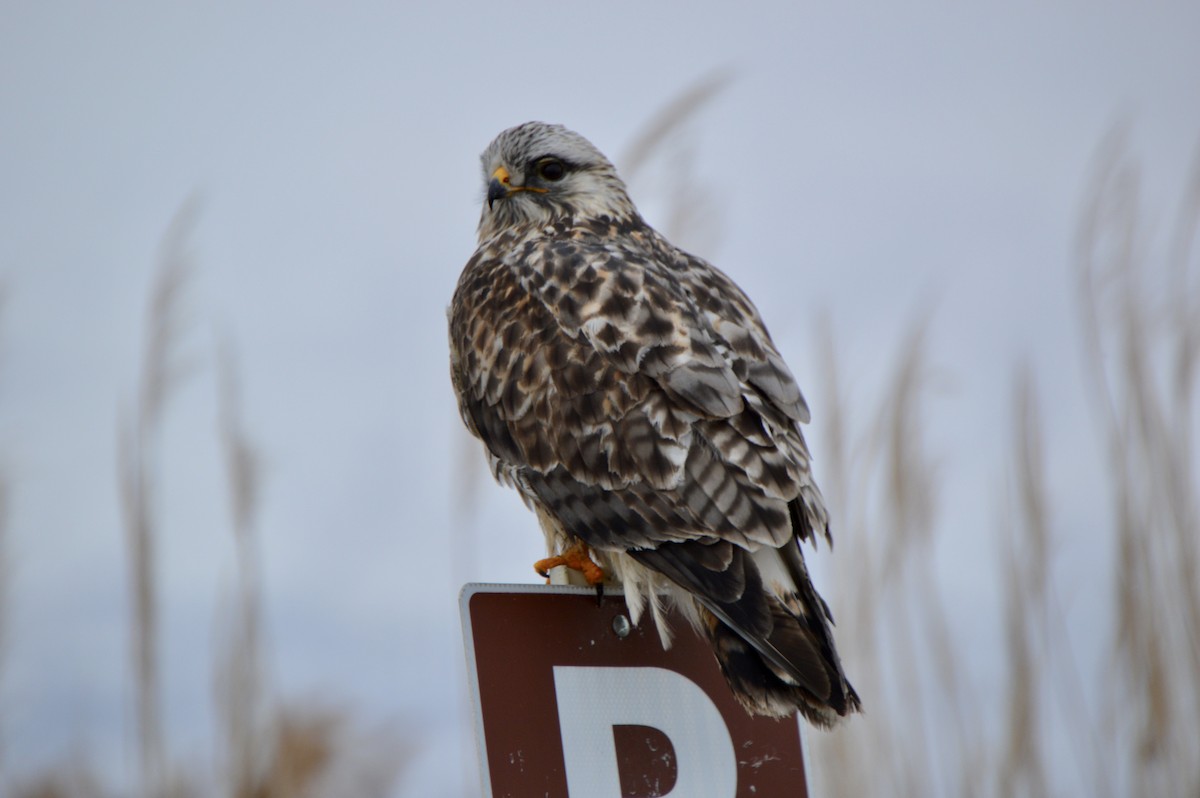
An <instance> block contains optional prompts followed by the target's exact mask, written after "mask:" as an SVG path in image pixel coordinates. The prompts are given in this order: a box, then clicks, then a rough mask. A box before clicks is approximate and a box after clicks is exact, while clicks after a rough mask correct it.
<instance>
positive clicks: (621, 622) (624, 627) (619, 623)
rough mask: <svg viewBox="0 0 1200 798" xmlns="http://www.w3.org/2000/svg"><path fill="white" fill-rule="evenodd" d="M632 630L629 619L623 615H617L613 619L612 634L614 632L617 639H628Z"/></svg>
mask: <svg viewBox="0 0 1200 798" xmlns="http://www.w3.org/2000/svg"><path fill="white" fill-rule="evenodd" d="M632 628H633V627H632V626H631V625H630V623H629V619H628V618H626V617H625V616H624V615H618V616H617V617H615V618H613V622H612V629H613V631H614V632H616V634H617V637H620V638H626V637H629V631H630V630H631V629H632Z"/></svg>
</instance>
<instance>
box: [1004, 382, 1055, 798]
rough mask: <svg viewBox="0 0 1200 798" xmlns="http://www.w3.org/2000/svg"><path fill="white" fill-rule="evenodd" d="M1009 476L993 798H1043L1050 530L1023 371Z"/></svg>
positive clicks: (1031, 398)
mask: <svg viewBox="0 0 1200 798" xmlns="http://www.w3.org/2000/svg"><path fill="white" fill-rule="evenodd" d="M1014 382H1015V388H1014V397H1013V404H1014V410H1015V412H1014V416H1015V419H1014V427H1015V429H1016V432H1017V437H1016V450H1015V451H1014V453H1013V454H1014V461H1015V462H1014V464H1013V465H1014V469H1013V470H1014V477H1015V481H1016V488H1017V504H1018V507H1019V508H1020V512H1019V515H1018V518H1019V522H1018V523H1017V524H1016V525H1015V528H1011V529H1005V530H1003V532H1002V534H1001V536H1000V538H1001V540H1002V542H1003V563H1004V584H1005V594H1004V640H1005V644H1006V645H1007V648H1008V679H1009V687H1008V697H1007V703H1008V717H1007V719H1006V723H1005V728H1004V732H1005V733H1004V738H1005V739H1004V742H1003V751H1002V753H1001V757H1000V761H999V763H998V773H997V776H998V787H999V794H1000V795H1048V794H1049V793H1050V785H1049V783H1048V782H1047V779H1046V767H1045V763H1044V761H1043V757H1042V742H1043V740H1042V725H1043V723H1044V720H1043V718H1042V717H1041V716H1040V710H1041V708H1042V700H1041V698H1042V692H1043V691H1042V683H1043V682H1044V681H1045V678H1046V674H1045V672H1044V671H1045V669H1044V667H1043V664H1044V662H1045V654H1046V652H1045V651H1043V650H1042V648H1041V646H1040V645H1039V644H1040V643H1041V642H1042V641H1043V640H1044V639H1045V635H1044V629H1045V628H1046V605H1047V592H1048V589H1049V564H1050V556H1051V551H1050V528H1049V527H1050V525H1049V510H1048V502H1047V497H1046V495H1045V484H1046V481H1045V473H1044V472H1045V469H1044V466H1043V460H1044V457H1043V454H1042V429H1041V422H1040V419H1039V415H1038V409H1037V400H1036V396H1035V393H1034V387H1033V377H1032V375H1031V373H1030V371H1029V369H1028V367H1025V368H1023V369H1021V370H1020V371H1019V372H1018V374H1017V377H1016V379H1015V381H1014Z"/></svg>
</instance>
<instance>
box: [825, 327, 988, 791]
mask: <svg viewBox="0 0 1200 798" xmlns="http://www.w3.org/2000/svg"><path fill="white" fill-rule="evenodd" d="M925 336H926V330H925V326H924V324H923V323H921V322H918V323H915V324H913V325H912V326H911V327H910V329H909V331H908V333H907V334H906V336H905V338H904V340H903V342H902V344H901V347H900V351H899V354H898V356H897V357H896V359H895V360H896V368H895V370H894V372H893V373H892V376H891V377H890V379H889V380H888V382H887V384H886V386H885V388H884V389H883V390H882V391H881V395H882V396H883V397H884V399H883V400H881V402H880V404H879V407H878V409H877V410H875V411H873V413H872V415H871V417H872V418H874V419H876V421H875V423H874V424H873V425H870V426H868V427H867V428H866V429H865V430H864V431H861V432H856V430H857V429H860V428H858V427H856V426H855V423H856V419H854V418H852V417H850V416H849V415H848V414H847V412H846V408H847V407H848V406H849V403H848V402H846V401H845V400H844V395H843V391H844V388H843V386H842V384H841V377H840V375H839V373H838V368H837V360H836V356H835V353H836V349H837V348H836V346H835V344H834V342H833V336H832V333H831V332H830V329H829V325H828V321H827V320H826V321H824V322H823V324H822V329H821V332H820V334H819V336H818V337H819V340H820V341H821V342H822V346H821V352H822V356H821V375H822V378H821V385H820V387H821V388H822V391H823V394H822V398H821V401H819V402H818V403H817V407H819V408H821V412H822V416H821V425H820V430H821V432H822V433H823V434H824V438H823V439H822V441H823V446H822V451H823V452H824V454H825V458H824V459H823V460H822V463H821V465H820V477H821V482H822V485H824V486H825V488H826V495H827V497H828V498H829V504H830V508H831V516H832V517H833V518H834V519H835V520H837V521H840V523H839V524H838V527H837V529H836V530H835V539H836V541H837V544H838V551H837V556H836V557H834V558H833V566H834V574H835V595H834V599H833V602H832V604H833V606H834V607H836V608H837V611H838V617H839V619H841V620H842V621H843V623H842V624H841V625H840V626H839V628H838V634H839V639H840V640H841V648H842V650H843V652H842V653H843V657H844V658H845V660H846V665H847V671H848V672H849V673H850V674H851V675H852V677H853V678H854V680H855V682H856V685H857V687H858V689H859V693H860V695H862V696H863V699H864V704H865V707H866V712H865V714H864V715H863V716H862V717H861V718H858V717H856V718H854V719H852V720H851V721H850V722H849V723H846V724H844V725H843V726H841V727H840V728H839V729H838V730H836V731H834V732H833V733H830V734H826V733H814V734H812V735H811V736H810V738H809V740H810V744H811V750H812V752H813V754H814V762H813V773H814V777H813V780H814V784H815V785H816V787H815V789H814V793H815V794H827V795H844V796H851V795H868V794H894V795H935V794H945V795H970V794H974V793H977V792H978V789H977V785H978V768H977V767H976V766H975V765H973V764H972V763H975V762H977V761H978V759H979V757H980V753H979V752H980V751H981V750H982V749H981V743H980V741H979V739H978V737H979V732H978V729H977V727H976V726H974V725H973V724H972V723H971V721H972V720H974V719H973V718H970V717H968V716H967V713H966V712H965V710H964V707H966V706H968V704H967V702H966V700H965V693H964V690H965V688H964V685H963V684H962V669H961V666H960V664H959V663H958V660H957V657H956V655H955V649H954V644H953V640H952V638H951V636H950V631H949V625H948V622H947V619H946V617H945V614H944V611H943V609H942V601H941V600H940V598H939V596H938V594H937V590H936V583H935V582H934V580H933V579H932V578H931V574H930V573H929V570H930V567H931V566H930V562H931V558H932V557H933V544H934V542H935V541H934V538H933V536H932V534H931V530H933V529H935V527H936V525H935V520H936V519H935V507H936V484H937V473H938V467H937V464H936V461H935V460H934V458H932V457H931V456H930V455H929V454H928V451H927V450H928V446H927V445H926V443H925V429H926V426H925V424H924V421H923V415H924V411H923V408H924V405H925V403H926V386H928V385H929V384H930V382H931V380H930V379H929V377H930V369H929V367H928V366H927V364H926V354H925V352H926V344H925ZM850 486H852V489H851V487H850ZM946 724H949V725H948V726H947V725H946ZM948 730H952V731H948ZM935 741H936V742H935ZM864 750H869V751H871V752H872V754H871V757H872V767H871V768H870V769H864V768H862V767H861V766H859V765H858V764H856V763H858V762H860V761H861V752H862V751H864Z"/></svg>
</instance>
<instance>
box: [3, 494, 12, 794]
mask: <svg viewBox="0 0 1200 798" xmlns="http://www.w3.org/2000/svg"><path fill="white" fill-rule="evenodd" d="M8 490H9V489H8V479H7V478H6V477H5V476H4V475H3V474H2V473H0V688H2V687H3V685H4V670H5V668H4V665H5V662H6V660H7V658H8V656H7V655H8V613H9V609H8V607H9V604H8V602H9V600H10V598H11V597H10V596H9V587H8V586H9V584H10V582H9V565H8V502H9V493H8ZM0 694H3V690H2V689H0ZM2 731H3V729H2V728H0V732H2ZM6 764H7V763H6V760H5V741H4V736H3V734H2V733H0V788H2V787H3V786H4V781H5V778H6V772H7V768H6Z"/></svg>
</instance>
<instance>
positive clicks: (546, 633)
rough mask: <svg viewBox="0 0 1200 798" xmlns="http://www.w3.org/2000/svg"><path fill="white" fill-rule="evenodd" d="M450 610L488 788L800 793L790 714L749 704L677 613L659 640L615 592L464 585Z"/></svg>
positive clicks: (581, 795) (574, 796)
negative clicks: (665, 639) (772, 714)
mask: <svg viewBox="0 0 1200 798" xmlns="http://www.w3.org/2000/svg"><path fill="white" fill-rule="evenodd" d="M460 609H461V611H462V620H463V632H464V637H465V642H466V649H467V665H468V673H469V674H470V679H471V688H472V698H473V700H474V705H475V720H476V735H477V741H478V743H479V749H480V758H481V765H482V770H483V779H484V787H485V792H484V794H485V795H489V796H494V798H501V797H502V796H511V798H519V797H520V796H528V795H539V796H540V795H546V796H550V797H551V798H568V796H569V798H589V796H593V795H594V796H618V795H620V796H645V798H652V797H653V796H663V795H668V794H673V795H678V796H684V795H686V796H690V797H693V796H694V797H695V798H701V797H702V796H707V795H713V796H721V798H743V797H744V798H763V797H764V796H768V797H769V796H789V797H792V796H797V797H799V798H805V797H806V796H807V789H806V786H805V776H804V762H803V756H802V753H801V740H800V727H799V725H798V723H797V721H795V720H782V721H779V720H773V719H770V718H761V717H754V716H751V715H749V714H747V713H746V711H745V710H744V709H742V707H741V706H740V705H739V704H738V703H737V702H736V701H735V700H734V698H733V695H732V694H731V693H730V691H729V687H728V685H727V684H726V682H725V679H724V677H723V676H722V675H721V672H720V668H719V666H718V665H717V663H716V660H715V658H714V657H713V655H712V651H711V649H710V648H709V645H708V643H707V641H705V640H704V639H702V638H700V637H699V636H697V635H696V634H695V632H694V631H693V630H692V628H691V626H690V625H689V624H688V623H687V622H686V621H685V620H684V619H683V618H682V617H681V616H679V615H678V614H677V613H670V614H669V615H668V619H669V621H670V622H671V623H672V629H673V630H674V632H675V642H674V644H673V645H672V647H671V648H670V649H668V650H664V649H663V648H662V644H661V643H660V641H659V638H658V633H657V631H656V630H655V629H654V628H653V626H652V625H650V624H641V625H640V626H637V627H634V626H631V625H630V623H629V619H628V613H627V610H626V607H625V601H624V598H623V596H622V595H621V594H620V592H619V591H616V592H608V593H606V594H605V596H604V597H603V598H601V599H598V598H597V595H596V591H595V590H594V589H592V588H585V587H569V586H549V585H486V584H469V585H466V586H465V587H464V588H463V590H462V594H461V598H460ZM676 790H678V791H676Z"/></svg>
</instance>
